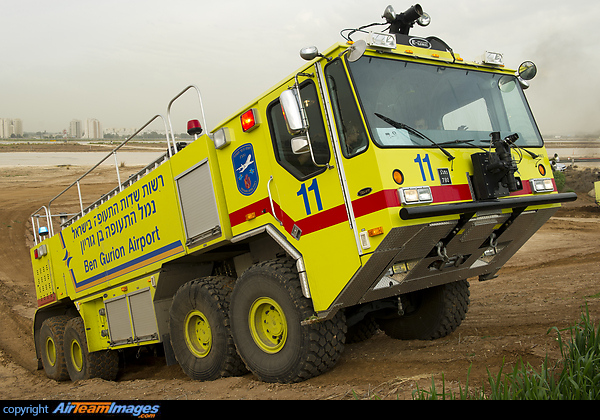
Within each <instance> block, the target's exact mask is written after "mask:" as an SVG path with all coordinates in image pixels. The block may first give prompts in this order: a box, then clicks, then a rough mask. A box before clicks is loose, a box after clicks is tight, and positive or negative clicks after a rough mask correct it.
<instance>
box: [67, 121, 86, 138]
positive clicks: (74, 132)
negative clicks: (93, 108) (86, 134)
mask: <svg viewBox="0 0 600 420" xmlns="http://www.w3.org/2000/svg"><path fill="white" fill-rule="evenodd" d="M82 128H83V126H82V124H81V121H80V120H73V121H71V123H70V124H69V137H70V138H73V139H80V138H81V135H82Z"/></svg>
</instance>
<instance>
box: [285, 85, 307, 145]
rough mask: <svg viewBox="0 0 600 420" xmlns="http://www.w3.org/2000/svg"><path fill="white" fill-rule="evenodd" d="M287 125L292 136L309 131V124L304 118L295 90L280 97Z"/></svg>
mask: <svg viewBox="0 0 600 420" xmlns="http://www.w3.org/2000/svg"><path fill="white" fill-rule="evenodd" d="M279 101H280V102H281V109H282V111H283V116H284V118H285V123H286V125H287V129H288V131H289V133H290V134H292V135H295V134H301V133H305V132H306V131H307V130H308V123H307V122H306V121H305V119H304V118H303V111H302V108H301V105H300V100H299V98H298V95H297V94H296V91H295V90H294V89H288V90H286V91H284V92H282V93H281V95H280V96H279Z"/></svg>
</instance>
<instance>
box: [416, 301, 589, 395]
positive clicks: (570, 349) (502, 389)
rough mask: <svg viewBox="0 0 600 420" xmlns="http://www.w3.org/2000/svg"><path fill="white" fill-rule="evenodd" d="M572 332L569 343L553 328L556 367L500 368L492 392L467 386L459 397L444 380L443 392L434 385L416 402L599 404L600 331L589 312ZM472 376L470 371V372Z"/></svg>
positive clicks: (492, 380) (492, 379)
mask: <svg viewBox="0 0 600 420" xmlns="http://www.w3.org/2000/svg"><path fill="white" fill-rule="evenodd" d="M565 331H568V332H570V335H571V339H570V341H569V342H565V341H563V338H562V335H561V330H559V329H558V328H556V327H554V328H551V329H550V330H549V331H548V333H551V332H556V333H557V335H558V343H559V345H560V351H561V355H562V359H561V361H559V362H558V363H557V364H556V365H555V366H554V367H552V368H551V367H549V366H548V358H547V357H546V359H545V360H544V363H543V364H542V367H541V371H540V372H536V371H535V370H534V369H533V368H532V366H531V365H530V364H529V363H528V364H527V365H525V364H524V363H523V362H522V361H521V362H520V363H518V364H517V365H516V366H515V368H514V369H513V371H512V372H508V373H504V374H503V372H502V371H503V368H504V366H502V367H501V369H500V371H499V372H498V374H497V375H495V376H494V375H492V374H491V373H490V371H489V369H488V381H489V384H490V389H489V390H488V391H486V389H485V387H482V389H477V390H471V389H469V380H468V375H467V384H466V386H465V387H464V389H463V388H462V387H459V391H458V393H453V392H448V391H446V388H445V381H444V378H443V376H442V389H441V390H439V389H437V388H436V385H435V382H434V381H433V380H432V385H431V388H430V389H429V391H427V390H421V389H419V388H417V390H416V391H415V392H414V393H413V399H416V400H457V399H460V400H600V327H599V328H598V329H595V327H594V325H593V323H592V322H591V321H590V314H589V310H588V309H587V306H586V310H585V312H584V313H583V314H582V315H581V321H580V322H579V324H577V325H575V326H573V327H571V328H568V329H566V330H562V332H565ZM469 373H470V369H469Z"/></svg>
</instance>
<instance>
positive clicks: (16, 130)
mask: <svg viewBox="0 0 600 420" xmlns="http://www.w3.org/2000/svg"><path fill="white" fill-rule="evenodd" d="M11 137H23V122H22V121H21V119H20V118H15V119H11V118H0V138H2V139H9V138H11Z"/></svg>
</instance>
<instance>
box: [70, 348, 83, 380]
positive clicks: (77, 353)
mask: <svg viewBox="0 0 600 420" xmlns="http://www.w3.org/2000/svg"><path fill="white" fill-rule="evenodd" d="M71 361H72V362H73V367H74V368H75V369H77V371H78V372H81V371H82V369H83V350H82V349H81V346H80V345H79V342H78V341H77V340H73V341H71Z"/></svg>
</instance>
